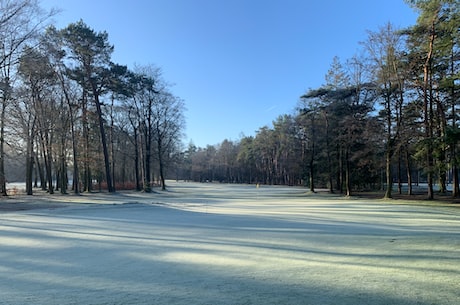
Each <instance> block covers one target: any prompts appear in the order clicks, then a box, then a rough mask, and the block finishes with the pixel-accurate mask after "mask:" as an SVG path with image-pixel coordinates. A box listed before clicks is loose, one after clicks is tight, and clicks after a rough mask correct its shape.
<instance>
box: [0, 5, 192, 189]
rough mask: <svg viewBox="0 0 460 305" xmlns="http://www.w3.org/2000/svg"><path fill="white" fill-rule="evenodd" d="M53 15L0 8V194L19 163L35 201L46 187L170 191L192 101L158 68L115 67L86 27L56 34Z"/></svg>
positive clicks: (105, 44) (105, 46)
mask: <svg viewBox="0 0 460 305" xmlns="http://www.w3.org/2000/svg"><path fill="white" fill-rule="evenodd" d="M53 14H55V12H46V13H45V12H43V11H42V10H41V9H40V7H39V5H38V1H35V0H18V1H9V0H0V192H1V193H2V194H3V195H7V187H6V181H7V179H8V173H7V169H8V164H9V161H10V160H12V159H16V160H18V159H22V160H24V162H23V164H24V166H23V168H25V172H24V173H23V174H22V179H24V177H25V181H26V191H27V194H32V192H33V187H34V186H37V187H38V185H39V184H40V187H41V188H42V189H44V190H47V191H48V192H49V193H53V192H55V191H56V190H59V191H60V192H62V193H65V192H67V191H68V189H69V188H71V189H72V190H73V191H74V192H75V193H79V192H82V191H91V190H92V189H93V188H95V187H99V188H100V189H102V188H105V189H107V190H108V191H109V192H114V191H115V189H116V188H128V187H130V188H136V189H138V190H145V191H150V190H151V187H152V184H153V183H154V182H155V181H157V182H158V183H159V184H160V185H161V186H162V187H163V188H165V187H166V185H165V179H166V173H167V171H168V168H169V167H170V166H171V164H173V162H174V160H175V159H177V156H178V155H180V154H179V152H180V149H181V139H182V131H183V128H184V116H183V111H184V102H183V101H182V100H181V99H180V98H178V97H177V96H175V95H174V94H173V93H172V92H171V90H170V86H169V85H168V84H167V83H166V82H165V81H164V79H163V78H162V75H161V71H160V70H159V69H158V68H156V67H154V66H152V65H147V66H136V67H135V68H134V69H133V70H130V69H128V68H127V67H126V66H123V65H119V64H116V63H114V62H112V60H111V55H112V53H113V50H114V46H113V45H111V44H110V43H109V40H108V34H107V33H106V32H96V31H94V30H93V29H91V28H90V27H89V26H88V25H86V24H85V23H84V22H83V21H81V20H80V21H78V22H76V23H72V24H69V25H68V26H67V27H66V28H64V29H56V28H55V27H53V26H50V25H49V24H48V23H47V22H48V20H49V17H51V16H52V15H53ZM11 175H12V173H11ZM19 179H21V178H19ZM22 181H24V180H22Z"/></svg>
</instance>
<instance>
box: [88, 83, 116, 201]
mask: <svg viewBox="0 0 460 305" xmlns="http://www.w3.org/2000/svg"><path fill="white" fill-rule="evenodd" d="M93 94H94V102H95V104H96V112H97V117H98V121H99V131H100V133H101V144H102V153H103V154H104V167H105V179H106V181H107V190H108V191H109V193H113V192H115V187H114V186H113V182H112V175H111V173H110V158H109V151H108V149H107V138H106V135H105V128H104V120H103V118H102V109H101V103H100V101H99V95H98V94H97V91H96V90H95V88H94V85H93Z"/></svg>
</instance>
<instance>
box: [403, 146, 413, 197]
mask: <svg viewBox="0 0 460 305" xmlns="http://www.w3.org/2000/svg"><path fill="white" fill-rule="evenodd" d="M405 155H406V174H407V195H413V192H412V171H411V162H410V155H409V150H407V149H406V154H405Z"/></svg>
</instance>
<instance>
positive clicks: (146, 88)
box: [0, 0, 460, 199]
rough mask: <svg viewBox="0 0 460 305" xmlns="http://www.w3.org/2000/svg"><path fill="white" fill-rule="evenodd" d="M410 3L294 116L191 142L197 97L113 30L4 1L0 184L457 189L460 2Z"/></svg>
mask: <svg viewBox="0 0 460 305" xmlns="http://www.w3.org/2000/svg"><path fill="white" fill-rule="evenodd" d="M406 2H407V5H410V6H411V7H413V9H414V10H416V11H417V12H418V13H419V17H418V20H417V23H416V24H415V25H413V26H411V27H409V28H404V29H400V28H395V26H394V25H392V24H391V23H388V24H385V25H382V26H381V27H380V28H379V29H378V30H377V31H375V32H373V31H369V32H368V36H367V39H366V40H365V41H362V42H360V52H358V54H357V55H355V56H354V57H353V58H350V59H346V60H345V61H342V60H341V59H340V58H338V57H335V58H333V59H332V63H331V66H330V69H329V71H324V72H322V73H324V74H326V75H325V83H324V85H323V86H321V87H320V88H312V89H310V90H308V91H307V92H304V93H303V94H302V93H299V101H298V102H297V107H296V108H295V111H293V113H291V114H285V115H281V116H279V117H278V118H276V119H275V120H274V122H273V126H264V127H261V128H260V129H259V130H258V131H257V132H256V134H255V135H254V136H244V137H242V138H241V139H239V140H238V141H230V140H223V142H221V143H220V144H218V145H208V146H207V147H196V146H195V145H193V143H190V144H189V145H188V147H185V148H184V144H183V143H182V140H183V132H184V129H185V118H184V111H185V103H184V101H183V100H182V99H180V98H179V97H177V96H175V95H174V94H173V93H172V91H171V87H170V86H169V85H168V83H167V82H166V80H164V79H163V77H162V74H161V70H160V69H158V68H156V67H155V66H154V65H145V66H141V65H140V66H136V67H135V68H134V69H128V68H127V67H126V66H124V65H120V64H117V63H114V62H112V60H111V54H112V52H113V50H114V46H113V45H111V44H110V42H109V37H108V34H107V33H106V32H97V31H95V30H93V29H91V28H90V27H89V26H88V25H86V24H85V23H84V22H83V21H82V20H80V21H78V22H75V23H72V24H69V25H68V26H67V27H66V28H63V29H56V28H55V27H53V26H52V25H50V24H49V20H50V17H52V16H53V15H54V14H55V13H56V12H53V11H51V12H43V10H42V9H40V7H39V2H38V1H35V0H17V1H8V0H0V9H1V10H0V43H1V44H0V103H1V107H0V192H1V193H2V194H3V195H7V194H8V189H7V184H6V182H7V180H8V181H13V180H19V181H26V192H27V194H32V193H33V189H34V187H40V188H42V189H43V190H47V191H48V192H49V193H53V192H55V191H59V192H62V193H65V192H68V191H69V190H72V192H75V193H79V192H85V191H91V190H93V189H99V190H100V189H106V190H108V191H109V192H114V191H115V190H117V189H127V188H130V189H137V190H144V191H147V192H148V191H151V189H152V186H153V185H154V184H158V185H159V186H160V187H162V188H165V187H166V184H165V179H166V178H172V179H181V180H190V181H201V182H206V181H209V182H215V181H217V182H227V183H262V184H284V185H305V186H308V188H309V189H310V190H311V191H315V190H317V189H319V188H325V189H327V190H329V191H330V192H339V193H344V194H346V195H350V194H351V193H352V192H353V191H359V190H376V189H381V190H383V189H384V190H386V191H385V197H387V198H390V197H391V196H392V192H393V191H397V192H399V193H402V192H403V191H404V192H407V193H408V194H412V193H413V188H412V186H413V185H415V184H419V183H423V184H426V185H427V195H428V198H430V199H432V198H433V196H434V192H435V191H439V192H443V193H446V192H448V191H449V192H452V196H454V197H457V196H459V195H460V189H459V177H458V167H459V162H460V152H459V150H460V147H459V141H460V130H459V127H458V125H459V116H458V113H457V112H458V110H457V109H458V106H459V104H460V101H459V88H460V49H459V42H460V41H459V38H460V34H459V29H460V11H459V9H460V8H459V5H458V1H457V0H407V1H406ZM357 43H358V42H357ZM306 73H321V71H307V72H306ZM295 103H296V101H293V104H295ZM435 185H436V187H435ZM403 186H404V188H403ZM448 186H449V189H448Z"/></svg>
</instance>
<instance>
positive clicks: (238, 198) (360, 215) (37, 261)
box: [0, 182, 460, 305]
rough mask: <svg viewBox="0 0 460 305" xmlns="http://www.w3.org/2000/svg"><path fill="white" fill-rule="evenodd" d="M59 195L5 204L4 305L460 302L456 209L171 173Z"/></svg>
mask: <svg viewBox="0 0 460 305" xmlns="http://www.w3.org/2000/svg"><path fill="white" fill-rule="evenodd" d="M52 199H53V201H52V202H45V201H46V200H50V199H46V198H45V197H40V196H34V197H33V199H24V200H29V201H31V200H32V201H36V202H39V201H41V204H44V203H47V204H48V206H46V205H44V206H42V208H41V209H35V210H27V211H16V212H14V211H13V212H11V211H10V212H2V213H0V304H46V305H50V304H165V305H175V304H187V305H190V304H212V305H216V304H321V305H327V304H340V305H343V304H353V305H357V304H373V305H377V304H385V305H388V304H420V305H428V304H436V305H443V304H452V305H454V304H460V288H459V287H460V209H459V208H458V207H449V206H433V205H428V204H413V203H412V204H407V203H404V202H398V201H380V200H374V201H371V200H364V199H359V200H356V199H346V198H341V197H337V196H330V195H324V194H323V195H311V194H306V193H305V189H301V188H287V187H265V186H262V187H260V188H256V187H255V186H254V185H252V186H251V185H250V186H236V185H219V184H195V183H173V182H171V187H170V190H169V191H167V192H159V193H154V194H144V193H142V194H139V193H121V194H120V193H119V194H114V195H110V194H91V195H82V196H71V195H67V196H60V195H56V196H53V197H52ZM5 200H7V199H5ZM2 203H3V201H0V204H2ZM63 203H64V205H66V207H61V208H53V207H54V205H62V204H63Z"/></svg>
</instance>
